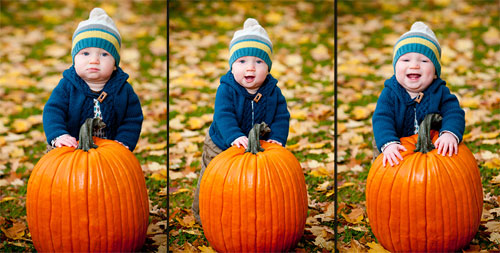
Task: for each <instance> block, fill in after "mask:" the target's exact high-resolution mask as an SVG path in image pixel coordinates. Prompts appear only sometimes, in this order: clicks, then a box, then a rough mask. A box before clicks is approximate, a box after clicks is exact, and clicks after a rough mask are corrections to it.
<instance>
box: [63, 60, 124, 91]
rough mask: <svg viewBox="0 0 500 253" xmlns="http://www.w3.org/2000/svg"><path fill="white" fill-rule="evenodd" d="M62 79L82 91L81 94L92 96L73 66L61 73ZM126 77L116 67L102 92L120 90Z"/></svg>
mask: <svg viewBox="0 0 500 253" xmlns="http://www.w3.org/2000/svg"><path fill="white" fill-rule="evenodd" d="M63 77H64V78H65V79H67V80H68V81H69V82H70V83H71V84H72V85H73V86H74V87H75V88H76V89H78V90H80V91H82V92H83V93H85V94H94V93H93V92H92V90H91V89H90V88H89V86H88V85H87V83H85V81H84V80H83V79H82V78H81V77H80V76H78V74H77V73H76V70H75V66H74V65H72V66H71V67H70V68H69V69H67V70H65V71H64V72H63ZM128 77H129V75H128V74H127V73H125V72H123V70H122V69H121V68H120V67H116V70H115V71H113V73H112V74H111V77H110V78H109V80H108V81H107V82H106V84H105V85H104V88H103V89H102V90H103V91H108V92H109V91H116V90H120V89H121V88H122V87H123V85H124V84H125V83H126V82H127V80H128Z"/></svg>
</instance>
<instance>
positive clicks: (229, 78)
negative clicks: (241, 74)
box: [220, 70, 278, 99]
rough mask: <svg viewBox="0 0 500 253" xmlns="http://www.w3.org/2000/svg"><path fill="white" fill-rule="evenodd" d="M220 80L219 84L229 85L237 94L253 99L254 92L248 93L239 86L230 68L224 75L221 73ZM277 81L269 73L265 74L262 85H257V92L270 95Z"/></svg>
mask: <svg viewBox="0 0 500 253" xmlns="http://www.w3.org/2000/svg"><path fill="white" fill-rule="evenodd" d="M220 81H221V84H226V85H229V86H230V87H232V88H233V89H234V90H236V91H237V92H238V94H240V95H242V96H245V97H246V98H248V99H253V98H254V97H255V94H250V93H248V91H247V90H246V89H245V88H244V87H243V86H241V85H240V84H239V83H238V82H236V80H235V79H234V76H233V73H231V70H229V71H228V72H227V73H226V74H225V75H223V76H222V77H221V79H220ZM277 83H278V80H276V78H274V77H273V76H272V75H271V74H267V76H266V79H265V80H264V83H263V84H262V86H260V87H259V89H258V90H257V93H262V94H267V95H270V94H272V93H273V91H274V88H275V87H276V84H277ZM257 93H256V94H257Z"/></svg>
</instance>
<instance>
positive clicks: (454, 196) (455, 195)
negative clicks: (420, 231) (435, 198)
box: [433, 153, 469, 251]
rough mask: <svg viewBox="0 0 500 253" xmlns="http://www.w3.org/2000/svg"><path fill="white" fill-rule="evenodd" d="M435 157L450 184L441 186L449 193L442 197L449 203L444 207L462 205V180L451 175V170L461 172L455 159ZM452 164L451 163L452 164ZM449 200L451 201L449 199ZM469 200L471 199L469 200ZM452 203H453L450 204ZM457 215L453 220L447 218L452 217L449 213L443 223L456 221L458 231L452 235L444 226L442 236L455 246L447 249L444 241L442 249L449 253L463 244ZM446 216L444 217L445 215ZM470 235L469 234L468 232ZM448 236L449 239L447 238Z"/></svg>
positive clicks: (456, 213)
mask: <svg viewBox="0 0 500 253" xmlns="http://www.w3.org/2000/svg"><path fill="white" fill-rule="evenodd" d="M433 155H435V156H436V159H435V160H436V161H437V162H436V161H434V162H435V163H439V168H441V169H442V170H444V172H445V173H440V175H441V177H444V176H445V175H446V176H447V177H448V181H449V182H448V183H444V184H442V185H441V187H442V189H445V190H444V192H445V193H448V194H447V195H446V196H447V198H444V197H442V198H441V199H442V200H443V202H444V201H447V200H449V201H447V203H448V205H443V206H444V207H446V206H451V203H454V204H453V206H456V205H457V204H458V203H461V201H459V200H460V199H461V198H460V196H459V195H460V194H459V192H458V191H457V186H458V187H461V186H460V185H461V183H460V182H457V180H460V178H456V177H453V173H450V169H452V170H457V169H458V170H459V168H458V167H457V166H456V164H455V163H454V162H453V159H451V158H449V157H446V158H447V159H444V158H442V159H437V158H438V157H437V156H438V154H437V153H436V154H434V153H433ZM450 162H451V163H450ZM446 186H449V188H451V189H447V188H448V187H446ZM466 194H467V193H466ZM448 198H449V199H448ZM467 199H469V198H467ZM450 202H451V203H450ZM445 209H446V210H447V211H449V210H448V209H447V208H442V209H441V210H445ZM454 213H455V217H454V219H451V218H447V217H451V214H450V213H449V212H448V216H446V217H444V218H443V221H451V220H453V221H455V222H453V225H454V227H455V229H456V231H451V233H450V232H449V231H448V233H447V231H445V230H444V227H445V226H446V225H443V226H442V232H443V233H442V234H443V235H444V239H445V240H446V241H449V242H451V243H453V246H452V247H448V248H446V245H444V242H445V240H443V241H442V244H443V245H442V247H441V249H442V250H446V251H449V250H451V249H453V248H456V247H457V245H459V244H461V242H459V239H458V238H461V237H462V236H463V235H461V231H462V229H461V228H460V227H461V226H460V225H459V221H460V217H458V212H454ZM443 216H444V215H443ZM453 225H452V224H451V223H450V225H448V226H446V227H453ZM467 233H468V232H467ZM446 235H448V237H447V236H446ZM448 239H451V240H448Z"/></svg>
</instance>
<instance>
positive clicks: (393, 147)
mask: <svg viewBox="0 0 500 253" xmlns="http://www.w3.org/2000/svg"><path fill="white" fill-rule="evenodd" d="M400 150H402V151H406V148H405V147H404V146H403V145H401V144H399V143H392V144H389V145H387V146H386V147H385V148H383V150H382V153H383V154H384V160H383V161H382V165H383V166H384V167H385V164H386V163H387V161H389V164H390V165H391V166H394V164H399V161H398V159H399V160H401V161H403V156H401V153H399V151H400Z"/></svg>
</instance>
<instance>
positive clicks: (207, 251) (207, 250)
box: [198, 246, 217, 253]
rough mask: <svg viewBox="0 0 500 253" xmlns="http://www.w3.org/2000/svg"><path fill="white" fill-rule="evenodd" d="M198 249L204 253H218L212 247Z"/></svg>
mask: <svg viewBox="0 0 500 253" xmlns="http://www.w3.org/2000/svg"><path fill="white" fill-rule="evenodd" d="M198 249H199V250H200V252H202V253H217V251H215V250H214V249H212V247H210V246H198Z"/></svg>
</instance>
